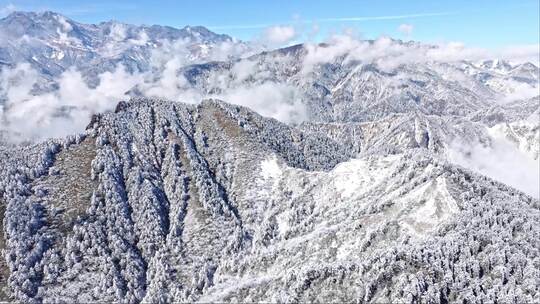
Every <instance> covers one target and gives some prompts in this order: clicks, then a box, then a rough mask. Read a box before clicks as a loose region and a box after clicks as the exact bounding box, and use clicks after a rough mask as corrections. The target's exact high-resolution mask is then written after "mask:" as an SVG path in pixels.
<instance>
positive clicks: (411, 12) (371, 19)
mask: <svg viewBox="0 0 540 304" xmlns="http://www.w3.org/2000/svg"><path fill="white" fill-rule="evenodd" d="M539 2H540V1H539V0H512V1H499V0H475V1H465V0H452V1H397V0H396V1H385V0H379V1H358V0H357V1H354V0H346V1H329V0H328V1H322V0H301V1H282V0H275V1H212V0H197V1H195V0H193V1H191V0H190V1H172V0H171V1H102V0H94V1H91V2H87V1H68V0H59V1H53V0H22V1H4V0H0V13H2V14H4V15H5V14H6V13H7V12H9V11H10V10H12V9H16V10H25V11H29V10H32V11H39V10H53V11H57V12H59V13H62V14H64V15H66V16H68V17H70V18H73V19H75V20H77V21H81V22H91V23H95V22H100V21H107V20H111V19H114V20H117V21H122V22H126V23H134V24H161V25H170V26H174V27H182V26H184V25H204V26H206V27H208V28H210V29H211V30H214V31H216V32H220V33H227V34H230V35H232V36H234V37H237V38H240V39H245V40H247V39H252V38H255V37H257V36H258V35H260V34H261V32H262V31H264V28H265V27H267V26H271V25H294V26H295V28H296V29H297V31H300V32H303V33H306V36H307V35H308V34H307V33H310V32H313V27H314V26H316V27H318V28H319V30H318V31H317V34H316V36H315V37H316V38H315V39H318V40H319V39H323V38H324V37H325V36H327V35H328V34H331V33H339V32H342V31H343V30H352V31H354V32H356V33H359V34H360V35H361V36H362V37H364V38H376V37H378V36H380V35H386V36H391V37H394V38H404V39H412V40H419V41H424V42H448V41H460V42H464V43H465V44H466V45H468V46H476V47H486V48H492V47H493V48H498V47H504V46H509V45H524V44H537V43H539V40H540V38H539V36H540V32H539V27H540V24H539V22H540V21H539V14H540V13H539V11H540V7H539ZM402 24H408V25H411V26H412V31H411V32H410V34H408V35H407V34H404V33H402V32H400V31H399V30H398V28H399V26H400V25H402Z"/></svg>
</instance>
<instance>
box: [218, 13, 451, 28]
mask: <svg viewBox="0 0 540 304" xmlns="http://www.w3.org/2000/svg"><path fill="white" fill-rule="evenodd" d="M454 14H455V13H453V12H439V13H423V14H405V15H387V16H359V17H339V18H319V19H311V20H296V21H295V22H296V23H326V22H355V21H376V20H401V19H415V18H426V17H437V16H449V15H454ZM273 25H274V24H269V23H259V24H236V25H216V26H209V27H208V28H209V29H211V30H241V29H261V28H267V27H271V26H273Z"/></svg>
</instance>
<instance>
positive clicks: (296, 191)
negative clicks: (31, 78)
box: [0, 100, 540, 302]
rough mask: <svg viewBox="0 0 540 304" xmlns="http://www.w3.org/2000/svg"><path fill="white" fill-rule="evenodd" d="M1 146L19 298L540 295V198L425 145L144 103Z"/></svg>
mask: <svg viewBox="0 0 540 304" xmlns="http://www.w3.org/2000/svg"><path fill="white" fill-rule="evenodd" d="M270 134H271V135H272V136H270ZM3 153H4V155H9V156H10V157H11V159H10V160H8V158H7V157H2V161H3V164H2V166H3V167H4V168H6V170H4V171H3V172H2V175H1V180H2V182H1V183H0V185H1V188H0V193H2V194H3V198H2V200H3V201H4V202H5V204H6V205H5V206H6V207H5V208H6V209H5V215H4V221H5V230H4V231H5V232H4V233H5V239H6V243H5V246H6V247H5V249H6V252H5V258H6V264H7V268H3V270H2V273H3V274H4V275H7V274H8V273H9V276H8V278H7V279H6V278H5V277H3V280H4V281H7V282H8V286H9V288H8V289H7V290H6V291H5V292H6V294H8V295H11V296H12V297H15V298H16V299H19V300H21V301H25V302H27V301H53V300H55V301H58V300H61V301H68V302H72V301H78V302H93V301H98V300H99V301H117V300H121V301H126V302H139V301H150V302H171V301H200V302H211V301H217V302H223V301H254V302H258V301H282V302H305V301H318V302H327V301H331V302H342V301H353V300H361V301H366V302H387V301H393V302H394V301H399V302H401V301H404V302H411V301H412V302H414V301H418V300H422V301H433V302H448V301H452V302H453V301H459V302H462V301H468V302H477V301H481V300H482V301H488V302H489V301H493V300H494V299H498V301H505V302H531V301H532V300H533V299H536V298H537V297H538V294H539V292H540V291H539V290H538V284H537V282H538V279H539V278H540V274H539V271H538V268H537V267H536V266H535V265H536V263H538V248H539V245H540V244H539V241H538V238H537V237H536V235H538V233H540V231H538V225H535V223H536V222H538V221H539V220H540V210H539V208H540V205H539V202H538V200H536V199H533V198H531V197H529V196H527V195H525V194H523V193H521V192H519V191H516V190H514V189H512V188H510V187H507V186H505V185H503V184H501V183H498V182H495V181H493V180H490V179H488V178H485V177H482V176H480V175H477V174H474V173H472V172H469V171H466V170H463V169H460V168H457V167H455V166H454V165H452V164H450V163H448V162H446V161H444V160H442V159H440V158H437V157H435V156H434V155H433V154H431V153H429V151H428V150H425V149H423V148H412V150H409V151H405V152H403V153H398V154H393V155H388V156H377V155H371V156H364V157H361V158H358V159H350V160H347V159H348V158H349V157H350V153H351V151H350V149H348V147H346V146H343V145H341V144H339V143H338V142H334V141H333V140H332V139H330V138H328V137H325V136H320V135H311V134H309V133H304V132H301V131H299V130H297V129H294V128H291V127H287V126H286V125H284V124H281V123H279V122H277V121H275V120H271V119H266V118H263V117H261V116H259V115H257V114H255V113H253V112H251V111H249V110H248V109H245V108H239V107H237V106H231V105H228V104H225V103H222V102H218V101H205V102H203V103H201V104H200V105H198V106H189V105H183V104H179V103H171V102H162V101H157V100H137V101H132V102H130V103H123V104H121V105H119V107H118V108H117V113H109V114H105V115H100V116H96V117H95V118H94V119H93V122H92V123H91V124H90V125H89V126H88V130H87V131H86V132H85V134H83V135H80V136H77V137H71V138H68V139H66V140H60V141H48V142H46V143H43V144H39V145H35V146H31V147H27V148H19V150H14V151H10V150H5V151H3ZM495 248H496V249H495Z"/></svg>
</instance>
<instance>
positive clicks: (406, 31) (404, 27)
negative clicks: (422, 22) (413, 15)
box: [398, 23, 414, 36]
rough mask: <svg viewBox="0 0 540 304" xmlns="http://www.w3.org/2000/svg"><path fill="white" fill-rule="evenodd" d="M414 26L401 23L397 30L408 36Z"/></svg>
mask: <svg viewBox="0 0 540 304" xmlns="http://www.w3.org/2000/svg"><path fill="white" fill-rule="evenodd" d="M413 29H414V27H413V26H412V25H411V24H407V23H403V24H400V25H399V27H398V31H399V32H400V33H402V34H405V35H406V36H409V35H411V34H412V31H413Z"/></svg>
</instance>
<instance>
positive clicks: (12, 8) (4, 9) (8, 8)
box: [0, 3, 17, 17]
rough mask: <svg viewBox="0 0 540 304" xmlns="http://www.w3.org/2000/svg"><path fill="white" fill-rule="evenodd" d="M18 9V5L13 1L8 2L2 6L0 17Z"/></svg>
mask: <svg viewBox="0 0 540 304" xmlns="http://www.w3.org/2000/svg"><path fill="white" fill-rule="evenodd" d="M16 10H17V7H16V6H15V5H14V4H13V3H8V4H6V5H4V6H3V7H0V17H3V16H6V15H9V14H10V13H12V12H14V11H16Z"/></svg>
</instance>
